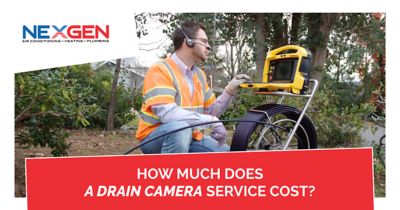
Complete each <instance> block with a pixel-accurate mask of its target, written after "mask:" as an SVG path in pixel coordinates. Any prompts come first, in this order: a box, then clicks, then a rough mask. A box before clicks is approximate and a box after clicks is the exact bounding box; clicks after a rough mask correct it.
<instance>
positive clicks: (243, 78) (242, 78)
mask: <svg viewBox="0 0 400 210" xmlns="http://www.w3.org/2000/svg"><path fill="white" fill-rule="evenodd" d="M245 82H251V77H249V76H247V75H246V74H238V75H236V76H235V77H234V78H233V79H232V80H231V81H230V82H229V84H228V85H227V86H226V87H225V91H226V92H227V93H229V95H232V96H233V95H234V94H235V92H236V91H237V89H238V88H239V86H240V84H243V83H245Z"/></svg>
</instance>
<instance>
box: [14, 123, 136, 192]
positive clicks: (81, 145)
mask: <svg viewBox="0 0 400 210" xmlns="http://www.w3.org/2000/svg"><path fill="white" fill-rule="evenodd" d="M70 133H71V136H70V137H68V138H67V142H68V143H71V147H70V148H69V149H68V155H69V156H98V155H121V154H123V153H124V152H126V151H127V150H129V149H130V148H132V147H133V146H134V145H136V144H137V143H138V142H137V141H135V140H134V136H135V135H134V132H132V131H127V132H105V131H99V130H72V131H70ZM50 152H51V149H49V148H41V147H37V148H35V147H31V148H24V147H22V146H20V145H18V144H16V145H15V196H16V197H25V196H26V194H25V158H27V157H51V156H52V155H51V153H50ZM133 153H136V154H139V153H140V150H136V151H134V152H133Z"/></svg>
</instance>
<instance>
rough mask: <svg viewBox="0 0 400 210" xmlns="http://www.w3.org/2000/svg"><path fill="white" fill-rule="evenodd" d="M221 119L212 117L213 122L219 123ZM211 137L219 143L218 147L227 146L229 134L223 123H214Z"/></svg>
mask: <svg viewBox="0 0 400 210" xmlns="http://www.w3.org/2000/svg"><path fill="white" fill-rule="evenodd" d="M218 120H219V119H218V118H217V117H215V116H213V117H212V121H218ZM211 129H212V131H211V137H212V138H214V139H215V140H217V141H218V145H219V146H222V145H224V144H225V142H226V139H227V138H228V132H227V131H226V129H225V127H224V124H222V122H219V123H214V124H212V125H211Z"/></svg>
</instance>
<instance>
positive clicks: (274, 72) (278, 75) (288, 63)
mask: <svg viewBox="0 0 400 210" xmlns="http://www.w3.org/2000/svg"><path fill="white" fill-rule="evenodd" d="M296 66H297V59H285V60H275V61H271V63H270V79H269V81H270V82H292V80H293V76H294V74H295V72H296ZM271 76H272V77H271Z"/></svg>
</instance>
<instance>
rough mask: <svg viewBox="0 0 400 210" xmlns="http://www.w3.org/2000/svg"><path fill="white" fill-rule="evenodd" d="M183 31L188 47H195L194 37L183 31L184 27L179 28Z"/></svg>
mask: <svg viewBox="0 0 400 210" xmlns="http://www.w3.org/2000/svg"><path fill="white" fill-rule="evenodd" d="M178 29H179V30H180V31H181V32H182V33H183V35H184V36H185V37H186V45H187V46H188V47H194V45H195V42H194V41H193V40H192V39H190V38H189V37H188V36H187V35H186V33H185V32H184V31H183V29H182V28H178Z"/></svg>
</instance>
